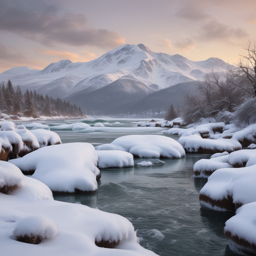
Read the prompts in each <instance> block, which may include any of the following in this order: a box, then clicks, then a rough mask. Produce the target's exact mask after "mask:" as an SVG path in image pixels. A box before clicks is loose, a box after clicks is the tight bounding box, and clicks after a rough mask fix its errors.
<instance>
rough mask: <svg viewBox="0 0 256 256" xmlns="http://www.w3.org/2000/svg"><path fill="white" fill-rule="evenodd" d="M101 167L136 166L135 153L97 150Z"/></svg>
mask: <svg viewBox="0 0 256 256" xmlns="http://www.w3.org/2000/svg"><path fill="white" fill-rule="evenodd" d="M96 152H97V155H98V167H99V168H111V167H119V168H122V167H131V166H134V161H133V155H132V154H130V153H128V152H124V151H120V150H96Z"/></svg>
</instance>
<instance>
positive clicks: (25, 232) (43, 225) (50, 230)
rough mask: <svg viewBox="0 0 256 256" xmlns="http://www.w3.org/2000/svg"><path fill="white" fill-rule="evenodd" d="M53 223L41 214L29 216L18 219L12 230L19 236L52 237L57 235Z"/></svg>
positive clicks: (44, 238)
mask: <svg viewBox="0 0 256 256" xmlns="http://www.w3.org/2000/svg"><path fill="white" fill-rule="evenodd" d="M57 233H58V231H57V227H56V225H55V223H54V222H53V221H51V220H49V219H47V218H45V217H43V216H40V215H37V216H29V217H25V218H23V219H21V220H19V221H18V222H17V224H16V226H15V229H14V230H13V235H14V236H15V237H16V238H17V237H19V236H28V237H31V236H40V237H41V238H42V239H43V240H46V239H53V238H54V237H55V236H56V235H57Z"/></svg>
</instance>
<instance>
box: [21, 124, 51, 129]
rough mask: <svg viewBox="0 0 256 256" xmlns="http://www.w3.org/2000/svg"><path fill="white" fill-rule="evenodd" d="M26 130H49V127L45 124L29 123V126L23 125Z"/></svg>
mask: <svg viewBox="0 0 256 256" xmlns="http://www.w3.org/2000/svg"><path fill="white" fill-rule="evenodd" d="M24 126H25V127H26V128H30V129H32V130H34V129H46V130H49V126H48V125H46V124H41V123H29V124H24Z"/></svg>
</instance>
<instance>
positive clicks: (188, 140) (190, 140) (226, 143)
mask: <svg viewBox="0 0 256 256" xmlns="http://www.w3.org/2000/svg"><path fill="white" fill-rule="evenodd" d="M179 142H180V144H181V145H182V146H183V147H184V148H185V150H186V152H190V153H198V154H214V153H220V152H224V151H227V152H232V151H235V150H239V149H241V148H242V146H241V144H240V143H239V142H238V141H236V140H228V139H216V140H215V139H203V138H202V137H201V136H199V135H197V134H194V135H191V136H182V137H180V138H179Z"/></svg>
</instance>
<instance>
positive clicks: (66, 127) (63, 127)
mask: <svg viewBox="0 0 256 256" xmlns="http://www.w3.org/2000/svg"><path fill="white" fill-rule="evenodd" d="M88 127H90V125H89V124H86V123H74V124H61V125H56V126H52V127H51V130H72V131H73V132H76V131H80V130H84V129H86V128H88Z"/></svg>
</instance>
